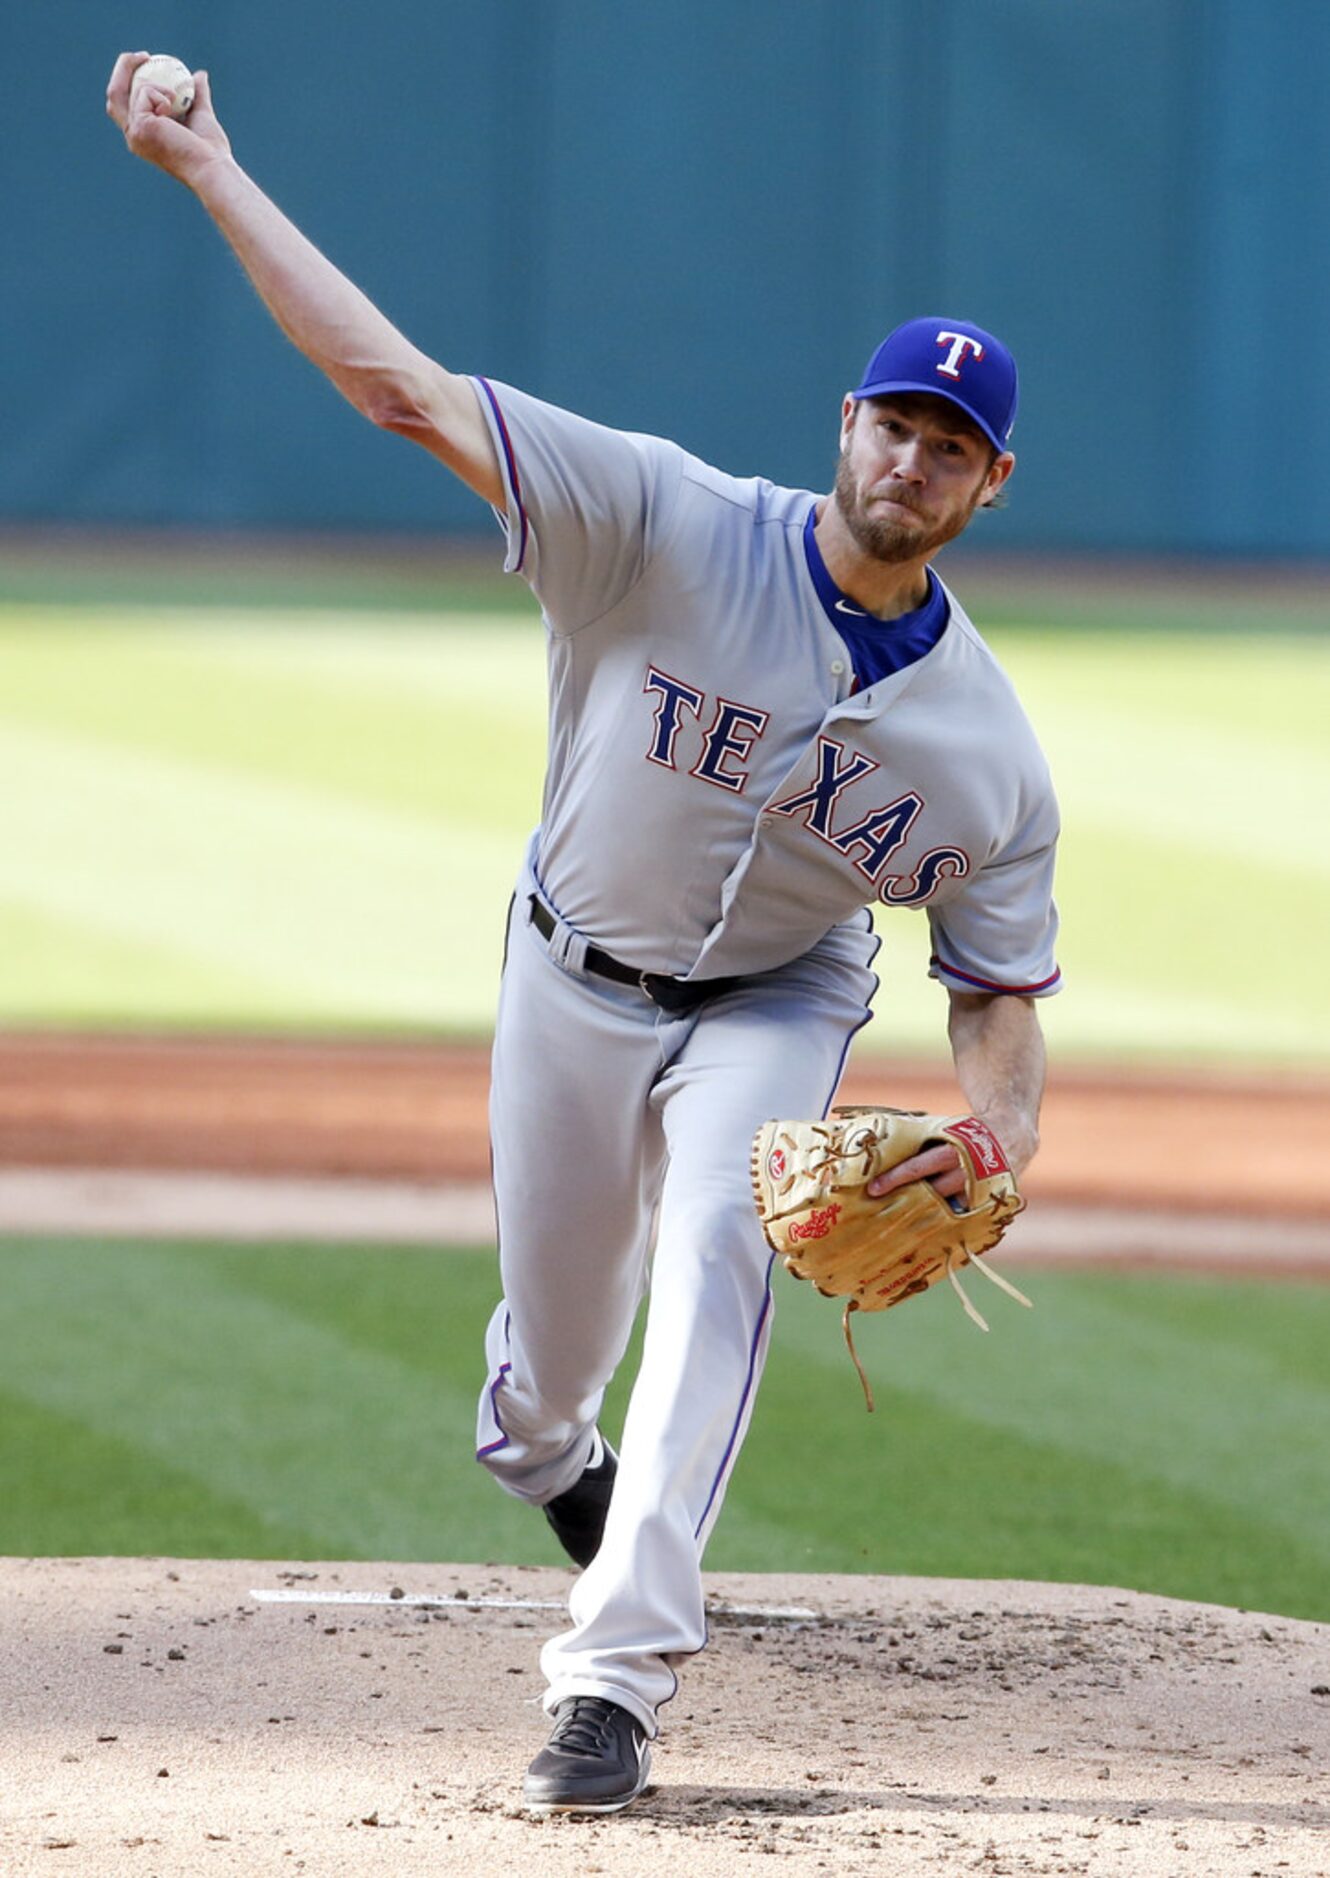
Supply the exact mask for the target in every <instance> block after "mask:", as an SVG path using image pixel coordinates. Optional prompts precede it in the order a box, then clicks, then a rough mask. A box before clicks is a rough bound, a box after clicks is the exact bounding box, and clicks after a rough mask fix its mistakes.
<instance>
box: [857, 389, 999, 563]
mask: <svg viewBox="0 0 1330 1878" xmlns="http://www.w3.org/2000/svg"><path fill="white" fill-rule="evenodd" d="M1015 461H1016V459H1015V458H1014V457H1013V456H1012V454H1011V452H1010V451H1003V452H1002V454H1001V455H1000V456H999V455H995V454H994V451H993V447H992V445H991V444H990V443H989V441H988V439H987V438H986V437H985V436H984V435H983V433H982V432H981V431H979V430H977V429H976V428H975V427H974V426H973V425H972V424H970V423H969V422H968V420H967V419H966V417H965V415H964V413H963V412H961V411H959V410H957V408H956V406H955V405H954V404H952V403H950V402H949V401H948V400H947V399H946V398H936V397H931V396H929V395H928V394H927V393H926V392H902V393H900V395H899V396H896V397H886V398H865V399H862V400H856V399H853V398H847V399H846V400H845V408H844V411H843V413H842V419H841V454H840V462H839V463H838V464H837V466H836V497H835V499H836V505H837V507H838V508H839V509H840V512H841V514H842V515H843V516H844V518H845V525H846V527H847V528H848V529H849V531H850V534H851V536H852V537H853V539H854V542H855V545H856V546H857V547H858V548H859V549H860V551H861V552H862V553H864V554H866V555H869V556H870V557H871V558H872V559H873V560H875V561H886V562H890V563H897V562H904V561H915V560H921V559H924V560H926V559H927V558H928V557H929V556H931V555H933V554H936V552H937V550H938V549H939V548H940V547H942V546H943V545H944V544H945V543H946V542H948V541H952V540H954V538H955V537H956V536H957V535H959V534H960V532H961V530H962V529H963V528H964V527H965V525H966V523H967V522H968V521H969V519H970V517H971V516H972V515H973V514H974V512H975V510H976V508H978V506H979V505H980V503H981V502H988V501H990V500H991V499H992V497H993V496H995V495H996V494H997V492H998V490H999V489H1000V488H1001V487H1002V485H1003V483H1004V482H1005V481H1006V480H1007V477H1008V476H1009V475H1010V474H1011V471H1012V468H1013V467H1014V464H1015Z"/></svg>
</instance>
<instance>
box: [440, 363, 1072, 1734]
mask: <svg viewBox="0 0 1330 1878" xmlns="http://www.w3.org/2000/svg"><path fill="white" fill-rule="evenodd" d="M476 389H477V395H478V397H479V398H480V399H481V401H482V408H483V409H484V411H485V412H486V414H487V417H488V420H489V423H490V425H491V428H492V433H493V437H494V441H495V444H496V447H497V449H498V452H499V456H500V460H501V462H502V464H503V473H504V481H505V485H506V503H505V507H504V511H503V513H502V515H501V517H500V519H501V521H502V522H503V525H504V527H505V529H506V532H507V539H508V552H507V565H508V567H509V568H510V569H512V570H514V571H520V572H521V573H522V574H524V575H525V576H526V578H527V579H528V580H529V581H530V583H531V585H532V587H533V589H534V590H535V592H536V594H537V596H538V597H539V599H540V602H541V605H542V608H543V610H544V614H545V620H546V625H547V627H548V642H549V670H550V726H549V773H548V779H547V783H546V791H545V802H544V810H543V815H542V821H541V826H540V829H539V831H538V833H537V835H536V837H535V839H534V841H533V843H532V847H531V850H530V853H529V855H528V860H527V864H526V866H525V868H524V869H523V872H522V875H521V878H520V880H519V884H518V890H517V894H516V896H515V899H514V912H513V918H512V921H511V926H510V932H509V945H508V954H507V960H506V963H505V967H504V973H503V980H502V987H501V991H500V997H499V1011H498V1020H497V1024H496V1029H495V1047H494V1073H493V1082H492V1091H491V1140H492V1145H493V1153H494V1175H495V1201H496V1208H497V1215H498V1225H499V1257H500V1267H501V1271H502V1277H503V1292H504V1295H503V1300H502V1302H501V1303H500V1304H499V1305H498V1307H497V1309H496V1310H495V1312H494V1315H493V1317H492V1319H491V1321H490V1326H489V1331H488V1335H487V1339H486V1350H487V1366H488V1374H487V1379H486V1383H485V1386H484V1389H483V1390H482V1392H481V1397H480V1404H479V1410H478V1416H477V1433H478V1438H477V1448H478V1452H479V1456H480V1459H481V1460H482V1461H483V1463H484V1464H485V1465H486V1466H487V1467H488V1468H490V1469H491V1471H492V1472H493V1473H494V1475H495V1477H496V1479H498V1480H499V1482H500V1483H501V1484H502V1485H503V1486H504V1487H505V1488H506V1489H507V1490H508V1491H509V1492H510V1493H513V1494H515V1495H517V1496H518V1497H519V1498H522V1499H525V1500H528V1501H531V1502H533V1503H535V1504H537V1505H541V1504H547V1503H548V1502H549V1501H551V1500H553V1499H557V1498H559V1497H560V1496H561V1495H563V1494H565V1493H566V1492H568V1491H569V1490H570V1488H572V1487H573V1486H574V1485H575V1483H576V1482H577V1481H578V1480H579V1478H580V1476H581V1473H582V1470H583V1469H584V1468H585V1467H586V1466H587V1464H588V1462H589V1460H590V1458H591V1456H592V1455H593V1454H595V1453H597V1452H598V1451H599V1449H598V1446H597V1434H596V1425H597V1419H598V1416H599V1413H600V1408H601V1403H602V1400H603V1395H604V1389H605V1385H606V1383H607V1381H608V1379H609V1377H610V1376H611V1375H612V1374H613V1372H614V1369H615V1368H616V1366H617V1364H618V1363H619V1361H620V1359H621V1358H622V1356H623V1353H624V1350H625V1348H626V1346H627V1343H628V1338H629V1335H630V1332H631V1328H632V1324H633V1320H634V1317H635V1315H636V1312H637V1307H638V1304H639V1302H640V1299H641V1296H642V1293H643V1291H644V1289H646V1287H647V1284H648V1276H649V1283H650V1309H649V1313H648V1320H647V1329H646V1336H645V1338H644V1342H643V1351H642V1359H641V1367H640V1368H639V1371H638V1375H637V1378H636V1382H635V1384H634V1388H633V1392H632V1398H631V1402H630V1406H629V1410H628V1417H627V1420H626V1422H625V1425H624V1432H623V1446H622V1455H621V1460H620V1466H619V1472H618V1476H617V1479H616V1481H615V1485H614V1491H613V1497H612V1499H611V1502H610V1507H609V1514H608V1519H607V1522H606V1525H605V1531H604V1537H603V1540H602V1542H601V1545H600V1549H599V1551H598V1552H597V1553H596V1555H595V1558H594V1559H593V1561H592V1563H591V1564H590V1565H589V1566H588V1567H587V1569H586V1570H585V1572H584V1573H583V1574H582V1576H581V1577H580V1578H579V1579H578V1580H577V1583H576V1585H575V1586H574V1589H573V1594H572V1598H571V1601H570V1612H571V1618H572V1627H571V1628H570V1629H569V1630H568V1631H566V1632H564V1633H563V1634H561V1635H559V1636H556V1637H554V1638H552V1639H550V1641H549V1642H548V1643H547V1644H546V1645H545V1648H544V1650H543V1652H542V1656H541V1662H542V1667H543V1668H544V1671H545V1674H546V1678H547V1680H548V1685H549V1687H548V1691H547V1694H546V1698H545V1699H546V1705H547V1707H551V1708H553V1707H554V1706H556V1705H557V1704H558V1703H559V1702H561V1701H562V1700H564V1699H565V1698H566V1697H568V1696H572V1695H589V1696H600V1697H604V1698H608V1699H609V1700H611V1701H613V1702H616V1703H618V1704H620V1705H621V1706H622V1707H624V1708H626V1709H627V1710H629V1712H630V1713H632V1714H633V1715H635V1716H636V1717H637V1719H638V1720H639V1721H640V1722H641V1724H642V1726H643V1728H644V1729H645V1730H646V1731H647V1732H648V1733H649V1734H654V1733H655V1732H656V1725H657V1715H658V1712H659V1709H660V1706H661V1704H662V1703H664V1702H666V1701H668V1700H669V1698H670V1696H671V1695H672V1693H673V1692H674V1687H675V1677H676V1671H677V1667H678V1665H679V1664H680V1663H682V1662H683V1661H684V1660H685V1659H686V1658H687V1657H688V1656H690V1655H692V1654H694V1653H695V1652H696V1651H698V1650H700V1649H701V1648H702V1647H703V1644H704V1643H705V1640H706V1612H705V1604H704V1600H703V1596H702V1581H701V1557H702V1550H703V1548H704V1546H705V1544H706V1539H707V1535H708V1533H709V1532H710V1530H711V1528H712V1525H713V1523H714V1521H715V1519H716V1517H717V1514H718V1512H719V1510H720V1506H721V1502H722V1500H723V1497H724V1492H725V1488H726V1484H727V1482H728V1479H729V1476H730V1471H731V1469H732V1467H733V1465H734V1461H735V1457H736V1456H737V1454H738V1451H739V1448H740V1445H741V1443H742V1440H743V1436H744V1432H745V1429H746V1428H747V1425H748V1419H749V1416H750V1414H751V1413H752V1407H753V1399H754V1393H755V1390H756V1387H757V1382H758V1378H759V1376H760V1374H761V1370H762V1364H763V1360H764V1357H765V1353H766V1349H767V1343H768V1338H769V1336H770V1329H771V1316H772V1298H771V1290H770V1268H771V1255H770V1252H769V1250H768V1248H767V1246H766V1244H765V1241H764V1240H763V1237H762V1234H761V1231H760V1230H759V1228H758V1224H757V1219H756V1215H755V1212H754V1208H753V1202H752V1194H751V1191H750V1186H749V1175H748V1156H749V1148H750V1144H751V1142H752V1138H753V1133H754V1130H755V1128H756V1127H757V1126H758V1124H759V1123H760V1122H761V1121H763V1120H765V1119H766V1118H767V1117H769V1116H772V1115H805V1114H820V1113H822V1112H824V1110H825V1108H826V1106H827V1104H828V1103H829V1102H830V1100H831V1098H832V1095H833V1092H834V1090H835V1087H836V1084H837V1082H838V1080H839V1077H840V1073H841V1069H842V1067H843V1064H844V1060H845V1055H846V1052H847V1050H848V1048H849V1043H850V1039H851V1038H852V1036H853V1035H854V1033H855V1031H856V1030H857V1029H858V1028H859V1027H860V1026H861V1025H863V1024H864V1023H865V1022H866V1021H867V1018H868V1015H869V1006H870V1002H871V999H872V995H873V991H874V988H875V984H876V980H875V978H874V976H873V972H872V959H873V955H874V952H875V949H876V942H875V939H874V937H873V934H872V933H871V931H870V929H869V921H868V917H867V914H866V912H865V910H864V909H865V907H866V906H867V905H868V904H870V903H872V902H876V903H878V904H882V905H887V906H902V907H923V908H925V909H926V910H927V912H928V915H929V918H930V919H931V921H932V925H933V936H934V943H935V954H936V957H935V962H934V965H933V968H932V969H933V971H934V973H935V974H936V975H937V976H938V977H940V978H942V979H943V980H944V981H945V982H946V983H947V984H949V985H952V986H954V987H956V988H958V989H965V988H967V987H978V988H984V987H989V988H994V989H1000V990H1009V991H1020V992H1024V993H1028V994H1031V995H1036V996H1037V995H1042V994H1043V993H1045V992H1047V991H1050V990H1052V989H1053V988H1054V986H1055V984H1056V979H1057V968H1056V966H1055V965H1054V963H1053V958H1052V944H1053V936H1054V926H1055V921H1054V914H1053V908H1052V902H1051V898H1050V885H1051V875H1052V864H1053V847H1054V842H1055V838H1056V834H1057V820H1056V811H1055V808H1054V804H1053V798H1052V794H1051V791H1050V789H1049V784H1048V778H1047V774H1046V771H1045V767H1044V763H1043V759H1042V757H1041V756H1040V753H1039V750H1038V747H1037V745H1036V743H1035V740H1034V737H1033V735H1032V733H1031V731H1030V728H1029V725H1028V724H1027V723H1026V720H1025V717H1024V715H1023V713H1022V711H1021V709H1020V707H1019V705H1018V704H1017V702H1016V699H1015V697H1014V695H1013V693H1012V690H1011V687H1010V685H1009V684H1008V682H1007V680H1006V678H1005V677H1004V676H1003V674H1002V672H1001V671H1000V669H999V668H998V666H997V664H996V662H995V661H994V659H993V657H992V655H991V654H990V653H989V652H988V650H987V648H986V647H985V646H984V644H983V642H982V641H981V640H980V638H979V636H978V635H977V634H976V632H975V631H974V629H973V627H972V626H971V625H970V623H969V621H968V620H967V619H966V618H965V616H964V614H963V613H962V612H961V610H960V608H959V607H958V606H957V605H956V603H955V602H954V600H951V599H950V597H949V596H946V595H941V596H935V597H938V599H939V605H938V624H939V628H940V629H941V636H940V637H939V638H937V639H936V641H935V642H934V641H933V640H931V639H928V640H926V641H925V643H927V644H928V646H929V649H928V650H926V651H924V652H923V654H922V656H920V657H917V658H912V659H911V660H910V661H909V662H908V663H903V665H902V668H901V669H899V670H895V671H892V672H890V673H889V675H887V676H884V677H880V678H878V679H877V680H876V681H874V682H871V683H869V684H867V685H866V687H865V688H864V689H863V690H862V691H861V692H859V693H856V692H855V691H854V672H853V659H852V656H851V652H850V649H849V647H848V645H847V643H846V641H845V640H844V639H842V637H841V635H840V634H839V632H838V631H837V629H836V625H835V620H836V619H837V617H838V612H837V609H838V607H840V606H842V605H848V604H849V603H848V602H847V601H846V600H845V597H844V596H841V595H839V590H838V589H835V587H834V583H830V582H829V577H828V576H827V575H826V569H825V567H821V568H820V571H819V561H820V557H817V556H816V543H815V540H814V539H813V535H812V530H811V528H810V527H809V525H808V524H809V520H810V516H811V515H812V512H813V510H814V507H815V504H816V501H817V498H816V497H815V496H814V495H812V494H811V493H810V492H808V491H803V490H791V489H780V488H776V487H774V486H773V485H772V484H770V483H767V482H762V481H744V480H739V479H736V478H734V477H731V476H726V475H722V474H721V473H720V472H719V471H717V470H714V469H710V468H708V467H707V466H706V465H705V464H703V463H700V462H698V461H697V460H696V459H695V458H694V457H691V456H689V455H688V454H687V453H686V452H685V451H683V450H681V449H679V448H678V447H677V446H676V445H674V444H671V443H666V442H662V441H660V440H658V439H656V438H651V437H641V436H631V435H626V434H624V433H622V432H617V431H613V430H607V429H604V428H602V427H601V426H599V425H596V424H591V423H588V422H586V421H585V420H584V419H582V418H579V417H574V416H572V415H570V414H569V413H567V412H565V411H560V410H556V409H554V408H552V407H551V406H549V405H547V404H543V403H540V402H539V401H538V400H536V399H534V398H530V397H527V396H525V395H523V394H522V393H521V392H517V391H512V390H509V389H507V388H506V387H504V386H501V385H490V384H488V383H486V382H485V381H483V380H478V381H476ZM854 610H855V611H857V609H854ZM858 618H859V628H860V631H861V632H862V631H863V630H864V629H865V628H868V629H871V628H872V622H870V621H867V620H866V618H865V616H864V615H863V614H862V613H861V612H860V613H859V615H858ZM883 630H884V631H885V632H888V633H889V632H890V628H884V629H883ZM542 902H543V907H542V905H541V903H542ZM538 909H539V911H540V917H539V918H538V917H537V911H538ZM588 943H589V944H591V945H594V946H596V947H598V948H600V950H601V952H602V953H604V954H608V955H609V963H610V964H611V965H615V966H616V970H615V971H614V972H611V973H608V974H607V973H606V972H605V970H604V969H603V967H604V961H603V960H602V961H601V965H600V966H599V967H596V966H595V964H594V961H593V962H592V964H591V968H590V969H588V955H587V946H588ZM626 968H631V970H629V969H626ZM643 971H646V972H654V973H660V974H666V975H670V976H675V977H681V978H685V979H690V980H692V981H695V982H699V983H700V982H704V981H709V980H717V981H719V982H720V983H721V984H722V985H724V986H725V987H726V989H724V990H723V991H721V992H719V993H716V994H713V995H711V996H709V997H708V998H707V999H706V1001H705V1002H703V1003H701V1004H699V1005H698V1006H697V1007H696V1008H693V1009H691V1010H689V1009H685V1008H683V1007H682V1006H679V1007H678V1008H676V1006H675V1005H673V1004H671V1003H670V1001H669V1000H668V999H667V1000H666V1001H665V1002H664V1003H663V1004H662V1003H660V1002H658V1001H657V998H655V997H652V996H649V995H648V994H647V990H646V989H645V988H643V987H642V986H640V985H639V984H638V983H636V982H635V981H634V978H633V973H634V972H639V973H640V972H643ZM658 990H659V988H658Z"/></svg>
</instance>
